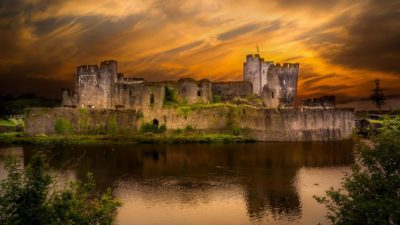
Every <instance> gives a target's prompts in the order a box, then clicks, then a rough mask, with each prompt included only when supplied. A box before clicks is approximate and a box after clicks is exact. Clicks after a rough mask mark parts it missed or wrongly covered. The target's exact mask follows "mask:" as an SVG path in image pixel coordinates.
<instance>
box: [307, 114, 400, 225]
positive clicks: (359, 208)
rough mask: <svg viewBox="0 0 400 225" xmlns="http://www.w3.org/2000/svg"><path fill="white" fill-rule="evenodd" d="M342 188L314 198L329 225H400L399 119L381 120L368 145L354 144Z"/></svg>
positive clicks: (359, 142)
mask: <svg viewBox="0 0 400 225" xmlns="http://www.w3.org/2000/svg"><path fill="white" fill-rule="evenodd" d="M355 156H356V164H355V165H354V167H353V169H352V174H351V175H348V176H346V177H345V179H344V182H343V187H342V189H337V190H335V189H333V188H331V189H330V190H328V191H327V192H326V196H324V197H315V198H316V199H317V201H318V202H320V203H323V204H325V205H326V207H327V208H328V215H327V217H328V218H329V220H330V221H331V222H332V224H400V210H399V209H400V194H399V193H400V117H397V118H395V119H385V120H384V121H383V127H382V128H380V129H379V133H378V134H376V135H375V136H373V137H372V144H366V143H363V142H361V141H358V142H357V145H356V152H355Z"/></svg>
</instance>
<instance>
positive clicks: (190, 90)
mask: <svg viewBox="0 0 400 225" xmlns="http://www.w3.org/2000/svg"><path fill="white" fill-rule="evenodd" d="M178 83H179V95H180V96H181V97H182V99H183V102H184V103H187V104H194V103H197V97H198V95H197V93H198V85H197V82H196V81H195V80H193V79H191V78H183V79H179V81H178Z"/></svg>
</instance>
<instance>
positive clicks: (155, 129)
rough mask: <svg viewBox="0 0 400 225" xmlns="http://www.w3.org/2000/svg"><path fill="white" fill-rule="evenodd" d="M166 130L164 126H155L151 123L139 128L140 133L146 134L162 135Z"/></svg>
mask: <svg viewBox="0 0 400 225" xmlns="http://www.w3.org/2000/svg"><path fill="white" fill-rule="evenodd" d="M166 130H167V127H166V126H165V125H161V126H159V127H158V126H156V125H154V124H151V123H144V124H143V125H142V127H141V128H140V132H142V133H146V132H152V133H164V132H165V131H166Z"/></svg>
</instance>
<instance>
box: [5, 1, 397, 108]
mask: <svg viewBox="0 0 400 225" xmlns="http://www.w3.org/2000/svg"><path fill="white" fill-rule="evenodd" d="M399 8H400V3H399V1H396V0H385V1H378V0H376V1H368V0H362V1H356V0H347V1H340V0H324V1H319V0H307V1H306V0H279V1H266V0H246V1H242V0H218V1H216V0H215V1H211V0H204V1H194V0H146V1H133V0H130V1H122V0H121V1H111V0H85V1H81V0H79V1H78V0H69V1H63V0H42V1H39V0H5V1H4V0H3V1H0V32H1V34H2V35H1V36H0V49H1V51H0V88H1V89H0V91H1V93H2V94H4V93H13V94H19V93H26V92H34V93H37V94H42V95H47V96H54V97H58V96H59V95H60V89H61V88H62V87H70V88H71V87H73V80H74V70H75V67H76V66H77V65H79V64H95V63H99V62H100V61H102V60H105V59H115V60H117V61H118V62H119V68H120V71H121V72H123V73H125V74H127V75H133V76H136V77H143V78H145V79H146V80H168V79H177V78H180V77H193V78H196V79H201V78H208V79H211V80H240V79H242V64H243V61H244V59H245V55H246V54H251V53H255V52H256V46H257V45H258V46H259V49H260V53H261V55H262V56H263V57H264V58H266V59H268V60H272V61H275V62H298V63H300V75H299V95H300V96H303V97H306V96H318V95H323V94H329V95H332V94H334V95H336V96H338V98H339V99H340V100H348V99H356V98H366V97H368V96H369V94H370V92H371V89H372V88H373V86H374V83H373V80H374V79H376V78H379V79H381V80H382V86H383V88H384V90H385V93H386V95H387V96H399V95H400V67H399V66H400V63H399V62H400V12H399Z"/></svg>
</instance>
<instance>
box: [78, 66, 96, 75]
mask: <svg viewBox="0 0 400 225" xmlns="http://www.w3.org/2000/svg"><path fill="white" fill-rule="evenodd" d="M98 71H99V66H98V65H81V66H78V67H77V68H76V74H77V75H78V76H79V75H95V74H97V72H98Z"/></svg>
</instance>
